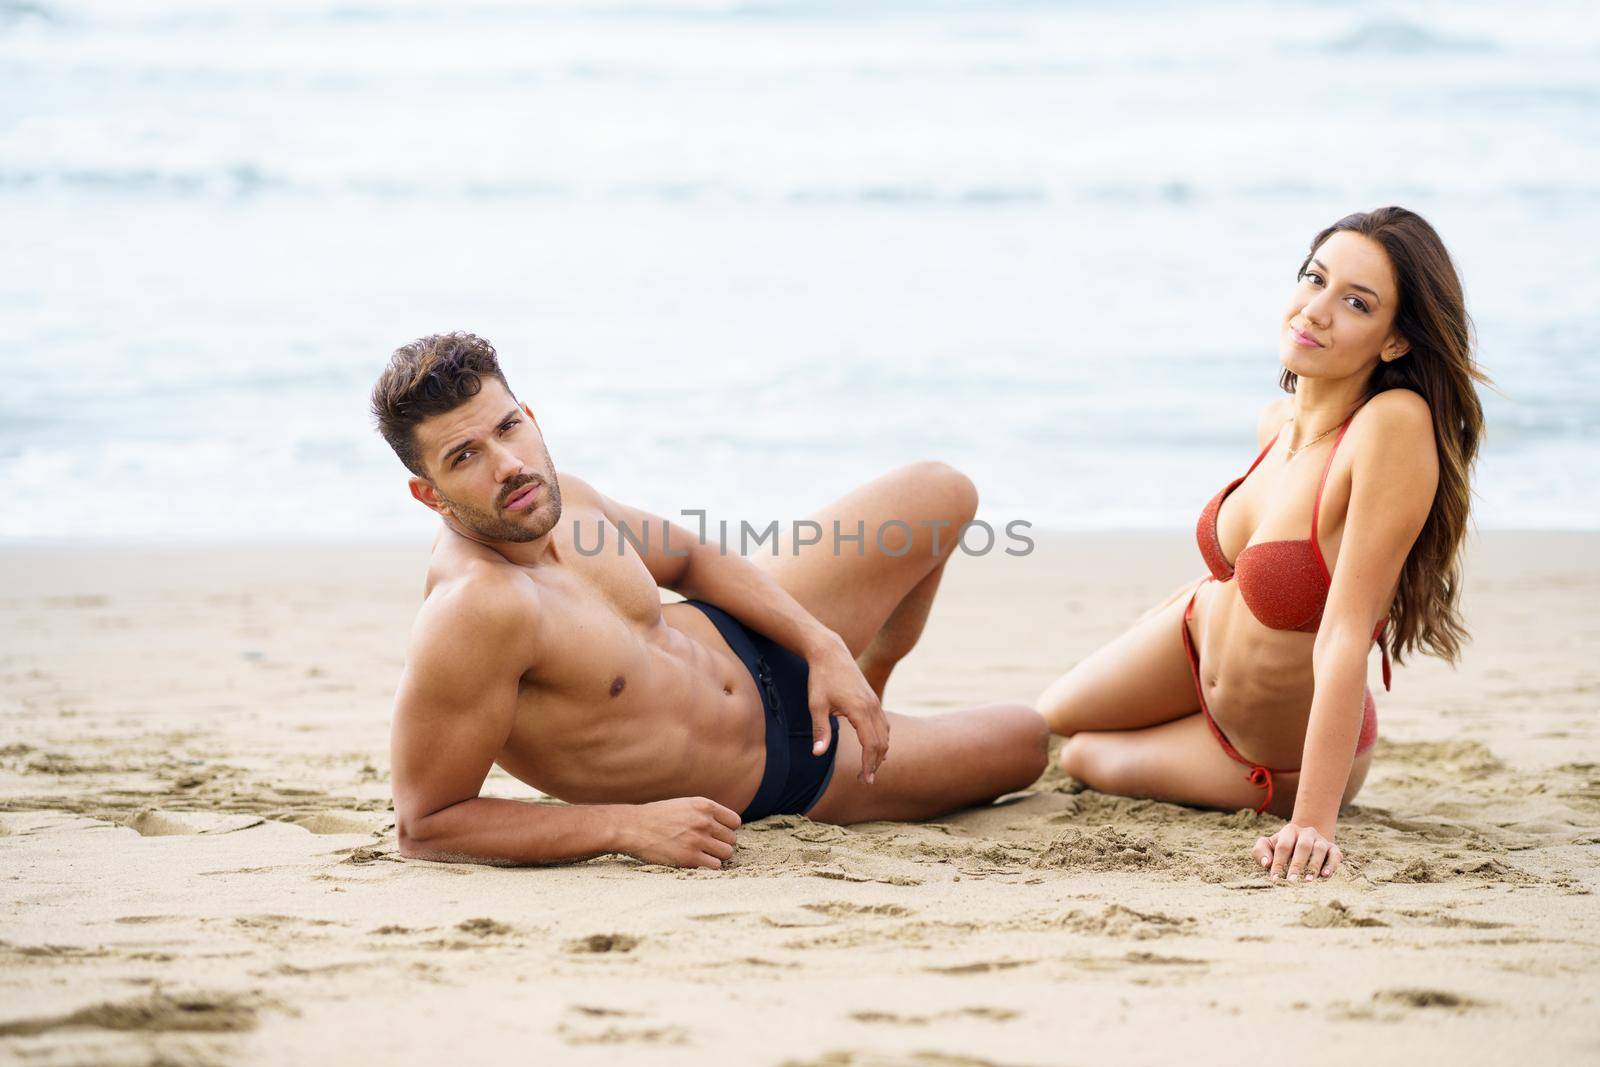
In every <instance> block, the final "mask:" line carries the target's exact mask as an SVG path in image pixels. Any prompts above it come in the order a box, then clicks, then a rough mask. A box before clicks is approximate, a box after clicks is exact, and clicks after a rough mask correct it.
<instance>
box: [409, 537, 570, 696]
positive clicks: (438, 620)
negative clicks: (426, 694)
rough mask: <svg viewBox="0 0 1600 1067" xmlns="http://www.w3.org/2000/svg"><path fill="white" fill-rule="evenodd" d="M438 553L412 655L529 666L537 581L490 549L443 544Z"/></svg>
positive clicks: (425, 660)
mask: <svg viewBox="0 0 1600 1067" xmlns="http://www.w3.org/2000/svg"><path fill="white" fill-rule="evenodd" d="M478 547H479V546H475V545H474V546H472V548H478ZM441 551H443V552H444V553H447V556H446V558H443V559H441V558H439V557H440V554H441ZM434 555H435V559H434V560H433V562H432V563H431V564H430V566H429V571H428V587H427V592H426V594H425V596H424V598H423V603H422V610H421V611H419V612H418V613H417V619H416V623H415V624H414V625H413V627H412V631H411V654H410V656H409V657H408V658H409V659H411V660H412V662H413V663H422V664H427V665H429V666H434V667H471V668H473V669H483V668H485V667H490V666H495V667H502V668H503V667H509V666H515V667H517V668H518V669H520V670H526V669H527V667H528V666H530V665H531V663H532V659H533V653H534V651H535V649H536V648H537V644H538V642H537V637H538V624H539V615H540V612H539V588H538V585H537V584H536V583H535V582H534V581H533V579H532V578H531V577H529V575H528V573H527V572H526V571H524V570H523V569H522V568H521V567H518V566H517V565H516V564H514V563H511V562H510V561H508V560H506V559H505V558H503V557H501V556H499V555H498V554H497V553H492V552H489V551H487V550H485V551H482V552H475V551H471V550H462V549H460V548H459V547H445V546H440V547H437V548H436V549H435V552H434Z"/></svg>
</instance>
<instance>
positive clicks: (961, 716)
mask: <svg viewBox="0 0 1600 1067" xmlns="http://www.w3.org/2000/svg"><path fill="white" fill-rule="evenodd" d="M888 714H889V729H890V732H891V733H892V735H893V740H892V741H891V742H890V744H889V758H888V759H886V760H884V762H883V766H881V767H879V768H878V776H877V780H876V781H875V782H873V784H871V785H866V784H864V783H863V782H861V781H860V780H858V779H857V778H856V776H855V775H854V774H850V773H847V772H848V770H849V769H850V768H852V767H858V766H860V764H861V743H860V741H858V740H857V739H856V734H855V731H854V730H851V729H850V728H849V727H845V728H844V729H841V730H840V731H839V751H838V754H837V756H836V757H835V758H836V759H837V760H838V763H836V764H835V765H834V766H835V770H834V775H833V780H832V781H831V782H829V783H828V789H827V792H825V793H823V795H822V799H821V800H819V801H818V802H817V803H816V805H815V806H814V807H812V809H811V810H810V811H809V812H807V813H806V814H807V817H809V818H811V819H814V820H816V821H817V822H831V823H840V824H846V823H857V822H868V821H871V820H873V819H893V820H897V821H909V820H914V819H931V818H934V817H935V816H939V815H943V814H945V813H946V812H951V811H959V810H960V809H962V808H970V807H972V806H973V805H975V804H986V803H988V802H989V801H991V800H993V799H995V798H996V797H998V796H1002V795H1004V794H1006V793H1014V792H1016V791H1017V790H1019V789H1026V788H1027V787H1028V786H1030V785H1032V784H1033V783H1034V782H1036V781H1037V780H1038V778H1039V775H1041V774H1043V773H1044V769H1045V764H1046V762H1047V761H1048V758H1049V757H1048V756H1047V754H1046V753H1047V746H1048V744H1049V741H1050V730H1049V728H1048V727H1046V726H1045V724H1044V719H1042V718H1041V717H1040V716H1039V713H1038V712H1036V711H1034V710H1033V709H1032V708H1030V707H1027V706H1026V705H1023V704H989V705H986V706H984V707H980V708H967V709H965V710H963V711H952V712H948V713H946V714H943V715H930V716H919V715H897V714H895V713H894V712H889V713H888Z"/></svg>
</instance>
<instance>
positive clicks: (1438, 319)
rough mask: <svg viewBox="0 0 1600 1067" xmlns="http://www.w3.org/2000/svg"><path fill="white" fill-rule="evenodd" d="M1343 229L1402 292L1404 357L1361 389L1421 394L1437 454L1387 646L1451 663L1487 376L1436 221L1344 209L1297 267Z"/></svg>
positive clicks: (1399, 319) (1400, 212)
mask: <svg viewBox="0 0 1600 1067" xmlns="http://www.w3.org/2000/svg"><path fill="white" fill-rule="evenodd" d="M1340 230H1349V231H1351V232H1352V233H1359V234H1361V235H1362V236H1364V237H1369V238H1371V239H1372V240H1374V241H1376V242H1377V243H1378V244H1379V245H1381V246H1382V247H1383V250H1384V251H1385V252H1386V253H1388V256H1389V262H1390V264H1391V265H1392V266H1393V268H1394V274H1395V280H1396V281H1397V282H1398V283H1399V289H1400V300H1399V310H1398V311H1397V312H1396V313H1395V329H1396V330H1397V331H1398V332H1399V334H1400V336H1402V337H1404V338H1405V339H1406V340H1407V341H1409V342H1410V343H1411V350H1410V351H1409V352H1408V353H1407V354H1405V355H1404V356H1401V357H1400V358H1399V359H1396V360H1392V361H1390V362H1387V363H1385V362H1382V361H1380V362H1379V363H1378V366H1377V369H1376V370H1374V371H1373V372H1372V378H1371V380H1370V381H1369V382H1368V383H1367V395H1368V396H1369V397H1370V396H1376V395H1377V394H1378V393H1381V392H1384V391H1385V390H1388V389H1410V390H1413V391H1414V392H1417V393H1420V394H1421V395H1422V398H1423V399H1424V400H1426V401H1427V402H1428V410H1429V411H1430V412H1432V414H1433V440H1434V444H1435V445H1436V446H1437V447H1438V451H1439V488H1438V490H1437V492H1436V493H1435V494H1434V498H1433V507H1432V508H1431V509H1430V510H1429V512H1428V518H1427V521H1426V522H1424V523H1423V525H1422V532H1421V533H1419V534H1418V535H1417V540H1416V543H1415V544H1413V545H1412V546H1411V551H1410V553H1409V554H1408V555H1407V556H1406V562H1405V565H1404V566H1403V567H1402V568H1401V569H1400V588H1399V591H1398V592H1397V593H1396V595H1395V601H1394V604H1393V605H1392V606H1391V607H1390V609H1389V631H1388V644H1389V652H1390V655H1392V656H1393V657H1394V660H1395V662H1396V663H1399V662H1401V660H1402V659H1403V658H1404V655H1405V653H1407V652H1410V651H1412V650H1417V651H1421V652H1427V653H1431V654H1433V655H1435V656H1439V657H1440V658H1442V659H1445V660H1447V661H1449V662H1452V663H1454V662H1455V661H1456V660H1458V659H1459V658H1460V657H1461V646H1462V644H1463V643H1464V642H1465V641H1466V640H1467V636H1468V635H1467V629H1466V627H1465V626H1464V625H1463V624H1462V621H1461V613H1460V611H1459V610H1458V608H1457V602H1458V601H1459V600H1460V597H1461V545H1462V541H1463V540H1464V539H1465V537H1466V532H1467V512H1468V510H1469V507H1470V505H1471V502H1472V500H1471V498H1472V477H1471V476H1472V464H1473V462H1474V460H1476V459H1477V456H1478V443H1479V441H1480V440H1481V439H1482V437H1483V405H1482V404H1480V403H1479V401H1478V390H1477V387H1476V386H1477V383H1479V382H1482V383H1484V384H1488V381H1489V379H1488V378H1487V377H1486V376H1485V375H1484V373H1483V371H1482V370H1480V369H1479V368H1478V365H1477V363H1476V362H1475V361H1474V359H1473V351H1472V350H1473V347H1474V331H1473V327H1472V320H1471V318H1469V317H1468V315H1467V307H1466V301H1465V300H1464V299H1463V297H1462V295H1461V279H1460V278H1459V277H1458V276H1457V274H1456V268H1455V264H1454V263H1452V262H1451V260H1450V253H1449V252H1447V251H1445V247H1444V242H1443V241H1441V240H1440V239H1439V235H1438V233H1436V232H1435V231H1434V228H1433V227H1432V226H1430V225H1428V223H1427V222H1426V221H1425V220H1424V219H1423V218H1422V216H1421V215H1418V214H1416V213H1415V212H1412V211H1407V210H1406V209H1405V208H1402V207H1381V208H1378V209H1377V210H1376V211H1363V212H1357V213H1356V214H1354V215H1346V216H1345V217H1344V218H1342V219H1340V220H1339V221H1338V222H1336V223H1334V224H1333V225H1332V226H1329V227H1328V228H1327V229H1325V230H1323V231H1322V232H1321V233H1319V234H1317V236H1316V237H1315V238H1314V239H1313V240H1312V242H1311V251H1310V252H1307V253H1306V258H1305V262H1303V263H1302V264H1301V265H1300V269H1301V270H1302V271H1304V270H1305V269H1306V267H1307V266H1309V265H1310V263H1311V257H1312V256H1314V255H1315V254H1316V251H1317V249H1318V248H1320V247H1322V242H1324V241H1326V240H1327V239H1328V238H1329V237H1331V236H1332V235H1333V234H1335V233H1338V232H1339V231H1340ZM1295 381H1296V375H1294V374H1293V373H1291V372H1290V371H1287V370H1286V371H1284V372H1283V375H1282V377H1281V378H1280V379H1279V384H1280V385H1282V386H1283V388H1284V390H1285V391H1286V392H1290V393H1292V392H1294V388H1295Z"/></svg>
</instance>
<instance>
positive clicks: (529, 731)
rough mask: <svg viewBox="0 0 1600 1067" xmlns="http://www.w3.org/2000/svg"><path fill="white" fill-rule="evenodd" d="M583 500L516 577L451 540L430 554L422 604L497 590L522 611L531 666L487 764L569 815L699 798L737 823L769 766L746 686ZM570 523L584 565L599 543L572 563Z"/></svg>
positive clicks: (480, 551) (493, 556) (712, 632)
mask: <svg viewBox="0 0 1600 1067" xmlns="http://www.w3.org/2000/svg"><path fill="white" fill-rule="evenodd" d="M575 488H576V487H575ZM589 496H590V494H589V493H587V492H582V491H580V492H576V493H572V494H571V495H569V496H567V497H566V498H565V500H564V503H565V507H564V512H563V515H562V518H561V521H560V522H558V523H557V525H556V527H555V528H554V529H553V530H552V531H551V533H550V535H549V536H550V537H551V539H552V544H551V548H552V551H551V554H550V561H549V562H548V563H541V564H540V565H538V566H534V567H522V566H519V565H516V564H513V563H511V562H509V561H508V560H506V559H505V558H504V557H503V556H500V555H499V554H498V553H496V552H493V551H492V550H490V549H488V548H486V547H484V546H481V545H478V544H475V543H473V542H470V541H468V540H466V539H465V538H462V537H459V536H458V535H456V534H453V533H450V532H448V531H447V532H446V533H444V534H442V535H441V536H440V538H439V540H438V541H437V542H436V543H435V546H434V553H433V557H432V559H431V561H430V564H429V569H428V581H427V591H428V595H432V594H433V592H434V591H435V590H436V589H438V588H440V587H441V586H442V585H445V584H447V583H451V582H457V581H497V582H506V583H511V584H512V585H513V586H514V587H515V588H516V589H518V590H519V593H521V594H522V596H523V598H524V599H525V600H526V603H527V610H528V613H529V615H528V617H529V634H530V637H529V647H528V649H527V653H526V657H525V658H526V663H525V664H524V665H523V667H522V675H521V678H520V680H519V683H518V692H517V703H516V714H515V718H514V720H513V725H512V729H511V735H510V737H509V739H508V740H507V741H506V744H505V746H504V748H503V749H502V750H501V751H500V752H499V753H498V755H497V756H496V762H497V763H499V764H500V765H501V766H502V767H504V768H505V769H506V770H507V771H508V772H509V773H511V774H512V775H514V776H515V777H517V778H519V779H521V780H522V781H524V782H527V783H528V784H529V785H532V786H534V787H535V788H537V789H539V790H540V791H542V792H544V793H547V794H549V795H551V796H555V797H559V798H561V799H563V800H567V801H570V802H572V803H591V804H592V803H646V802H649V801H653V800H663V799H667V798H669V797H679V796H707V797H710V798H711V799H713V800H716V801H718V802H719V803H722V804H725V805H727V806H729V807H731V808H733V809H734V810H736V811H737V810H742V809H743V807H744V805H745V804H746V803H747V802H748V801H749V800H750V798H751V797H752V796H753V795H754V794H755V791H756V787H757V785H758V784H759V782H760V779H761V773H762V768H763V766H764V762H765V733H764V731H765V720H764V716H763V711H762V705H761V699H760V695H759V693H758V691H757V689H756V685H755V681H754V679H752V678H751V676H750V672H749V671H748V670H747V669H746V668H745V666H744V664H743V663H741V662H740V661H739V659H738V658H737V657H736V656H735V655H734V654H733V652H732V651H731V650H730V649H729V648H728V645H727V643H726V642H725V641H724V640H723V639H722V637H721V635H720V634H718V633H717V630H716V627H715V626H714V625H713V624H712V623H711V621H710V620H709V619H708V618H706V616H705V615H704V614H702V613H701V612H700V611H699V610H697V609H696V608H694V607H693V606H691V605H687V604H667V605H663V604H662V603H661V600H660V593H659V591H658V589H657V587H656V584H655V580H654V579H653V578H652V577H651V574H650V572H649V570H648V569H647V568H646V567H645V564H644V561H643V560H641V559H640V558H639V555H638V553H637V552H636V551H635V550H634V548H633V546H632V545H631V544H626V543H624V542H623V541H622V539H620V538H619V537H618V531H617V528H616V527H615V526H613V525H612V524H611V523H609V522H608V521H607V520H606V519H605V517H604V516H603V515H602V514H601V512H600V510H599V507H598V500H592V499H589ZM575 523H576V524H577V526H576V529H577V530H578V537H579V538H580V541H581V544H582V546H583V547H584V549H585V551H588V552H590V553H593V549H594V546H595V543H596V537H597V536H599V531H600V530H601V529H603V530H604V534H603V538H604V539H603V542H602V544H603V548H602V550H601V551H600V552H598V553H593V554H590V555H584V554H583V553H580V552H579V551H577V546H576V545H575V544H574V543H573V537H574V529H575V525H574V524H575ZM636 533H637V531H636ZM650 534H651V536H652V537H654V538H659V537H660V536H661V534H660V531H657V530H651V531H650ZM619 545H620V551H619ZM459 639H460V640H462V641H470V640H471V639H472V635H471V634H466V633H464V634H461V635H459Z"/></svg>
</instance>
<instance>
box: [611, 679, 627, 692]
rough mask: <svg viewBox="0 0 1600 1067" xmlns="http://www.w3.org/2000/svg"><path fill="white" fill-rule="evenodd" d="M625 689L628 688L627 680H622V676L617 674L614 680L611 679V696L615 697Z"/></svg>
mask: <svg viewBox="0 0 1600 1067" xmlns="http://www.w3.org/2000/svg"><path fill="white" fill-rule="evenodd" d="M626 688H628V679H626V678H624V677H623V676H622V675H620V674H619V675H617V676H616V677H615V678H613V679H611V695H612V696H617V695H618V694H620V693H621V692H622V691H623V690H624V689H626Z"/></svg>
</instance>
